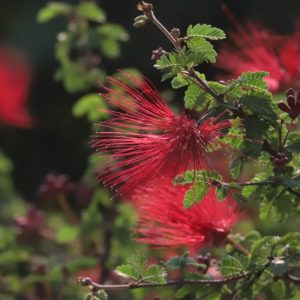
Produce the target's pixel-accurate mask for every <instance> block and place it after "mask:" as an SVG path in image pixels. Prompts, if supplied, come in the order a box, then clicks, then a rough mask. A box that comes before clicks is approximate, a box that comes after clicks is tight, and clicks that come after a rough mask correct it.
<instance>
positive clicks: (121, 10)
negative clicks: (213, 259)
mask: <svg viewBox="0 0 300 300" xmlns="http://www.w3.org/2000/svg"><path fill="white" fill-rule="evenodd" d="M65 2H66V3H70V4H77V3H78V2H80V1H79V0H78V1H76V0H74V1H65ZM152 2H153V4H154V6H155V11H156V15H157V16H158V17H159V19H160V20H161V21H162V22H163V23H164V24H165V25H166V27H167V28H169V29H171V28H173V27H177V28H180V29H181V30H182V31H184V30H185V29H186V28H187V26H188V25H189V24H196V23H207V24H212V25H214V26H216V27H220V28H222V29H223V30H225V32H226V31H228V30H232V29H234V26H233V25H232V24H231V22H230V21H229V20H228V18H227V17H226V16H225V14H224V12H223V10H222V9H221V7H222V5H223V4H226V5H227V6H228V7H229V8H230V10H231V11H232V12H233V13H234V15H235V16H236V17H237V19H238V20H239V22H241V23H243V22H244V21H245V20H252V21H254V22H260V23H262V24H264V25H265V26H266V27H267V28H269V29H271V30H274V31H276V32H278V33H280V34H289V33H292V32H294V30H295V25H296V23H297V20H298V22H300V2H299V0H285V1H274V0H273V1H272V0H251V1H241V0H240V1H237V0H230V1H229V0H228V1H221V0H206V1H202V0H186V1H183V0H153V1H152ZM47 3H48V1H46V0H39V1H37V0H26V1H20V0H11V1H0V49H1V48H3V47H12V48H14V49H16V50H18V51H20V52H21V53H23V55H24V56H25V57H26V60H27V62H28V64H29V66H30V69H31V75H32V77H31V85H30V91H29V96H28V100H27V101H28V103H27V106H28V110H29V112H30V115H31V116H32V118H33V119H34V126H32V127H31V128H16V127H13V126H9V125H7V124H5V123H3V124H2V123H1V124H0V150H1V152H2V153H4V154H5V155H6V156H7V157H8V159H10V160H11V162H12V165H13V167H12V169H11V176H12V180H9V181H7V182H6V179H5V178H4V177H3V176H1V170H2V169H3V168H4V169H5V166H4V167H3V164H4V163H3V162H2V158H1V157H0V180H2V182H0V218H3V220H0V250H1V251H2V252H1V251H0V266H1V268H2V266H4V267H3V269H0V299H2V298H1V297H4V296H3V295H6V294H5V293H4V292H3V290H5V289H2V287H1V284H3V282H5V283H6V284H7V286H8V287H9V286H10V285H11V287H12V288H11V290H10V289H9V293H8V295H9V297H10V298H7V299H18V300H36V299H46V300H57V299H58V300H60V299H67V300H68V299H72V300H73V299H77V298H74V293H75V291H74V290H73V288H74V286H76V283H75V282H74V280H75V278H76V275H75V274H77V273H78V270H80V269H81V266H83V267H82V269H84V268H85V267H86V266H90V267H95V263H94V261H89V260H88V258H89V257H93V258H96V260H97V266H98V267H99V266H100V267H101V268H100V269H99V268H98V269H96V270H94V269H92V271H93V270H94V271H95V272H96V273H97V276H98V277H97V276H96V278H99V275H100V274H101V276H102V278H110V275H108V273H109V268H111V269H113V267H114V266H116V265H118V264H120V263H123V262H124V260H125V259H126V257H128V256H129V255H130V254H132V252H133V251H135V249H136V248H137V246H136V245H135V244H133V243H132V241H131V240H130V233H129V228H130V226H131V225H132V223H134V220H132V218H131V217H132V216H131V214H132V211H131V210H130V209H129V208H127V207H126V205H125V206H124V205H123V204H121V205H119V203H117V205H114V204H112V203H113V202H111V194H109V192H108V191H107V190H104V189H102V188H99V190H97V191H96V196H97V195H99V199H101V200H99V202H97V201H98V200H97V199H96V198H97V197H90V198H89V197H88V196H87V195H89V187H87V189H85V188H83V189H82V190H81V192H82V195H83V198H85V199H87V200H88V201H90V202H88V203H84V205H83V206H84V208H85V209H86V208H87V207H88V208H87V210H86V211H84V212H83V213H82V211H83V210H82V206H80V205H77V204H76V203H75V204H74V203H72V200H74V197H73V198H72V197H71V198H69V199H68V200H69V201H70V202H69V205H70V206H71V208H73V209H74V211H75V214H77V217H79V215H80V214H81V213H82V214H81V216H83V217H82V220H83V222H82V224H81V225H78V224H76V220H75V221H74V220H72V216H71V221H70V220H69V219H68V218H69V217H70V214H69V213H70V211H68V208H67V214H66V216H65V220H64V219H63V217H62V216H58V215H59V214H61V208H60V207H59V205H58V204H55V205H53V204H49V203H48V202H43V201H42V199H41V195H40V193H39V191H40V186H41V184H42V183H43V182H44V180H45V176H46V175H47V174H49V173H53V174H65V175H67V176H68V177H69V178H70V181H72V182H73V183H74V182H79V181H80V180H81V179H82V177H83V176H84V175H86V173H87V170H89V171H88V172H90V174H88V175H89V176H90V177H88V178H89V182H88V183H89V184H90V185H91V186H92V185H95V179H90V178H92V177H91V176H93V175H94V174H93V171H91V169H90V168H91V167H90V163H89V162H90V156H91V153H92V152H93V151H92V149H91V148H90V146H89V141H90V135H91V131H93V130H96V127H94V128H95V129H92V130H91V121H89V120H88V119H87V118H86V117H82V118H78V117H74V115H73V113H72V109H73V105H74V104H75V103H76V102H77V101H78V99H79V98H81V97H82V96H83V95H84V94H86V93H98V92H99V90H100V88H99V87H97V85H95V86H93V87H91V88H89V89H88V90H87V91H82V92H75V93H72V94H71V93H68V92H67V91H66V90H65V88H64V87H63V85H62V82H59V81H55V80H54V73H55V71H56V70H57V68H58V67H59V63H58V61H57V60H56V59H55V57H54V53H55V43H56V40H57V35H58V33H60V32H61V31H64V30H65V29H66V24H67V22H66V20H65V19H64V18H62V17H61V18H56V19H54V20H52V21H50V22H47V23H43V24H40V23H38V22H37V13H38V11H39V10H40V9H41V8H42V7H44V6H45V5H46V4H47ZM97 3H98V4H99V5H100V7H101V8H102V9H103V10H104V11H105V12H106V15H107V21H109V22H114V23H118V24H120V25H122V26H123V27H124V28H125V29H126V30H127V31H128V33H129V36H130V39H129V40H128V41H127V42H124V43H122V44H121V56H120V57H119V58H117V59H106V58H105V57H103V58H102V60H101V64H100V67H101V68H102V69H103V70H104V71H105V72H106V73H107V74H109V75H110V74H114V73H115V72H116V71H118V70H119V69H123V68H135V69H137V70H139V71H140V72H141V73H143V74H144V75H146V76H147V77H148V78H150V79H151V81H153V82H154V84H155V85H156V86H157V88H158V89H159V90H161V91H163V92H164V93H165V94H166V95H168V96H169V97H170V98H173V99H181V98H182V97H183V92H182V91H176V92H174V91H172V92H171V91H170V84H169V82H168V81H166V82H161V74H160V73H159V72H158V71H157V70H155V69H154V68H153V61H151V60H150V57H151V54H152V51H153V50H155V49H157V48H158V47H163V48H164V49H165V50H169V49H170V45H169V43H168V42H167V41H166V39H165V38H164V37H163V36H162V34H161V33H160V32H159V31H158V30H157V29H156V28H154V26H153V25H151V24H149V25H147V26H146V27H144V28H142V29H137V28H134V27H133V26H132V24H133V19H134V17H136V16H137V15H139V12H137V10H136V5H137V1H132V0H128V1H124V0H114V1H112V0H103V1H97ZM298 28H299V27H298ZM218 47H222V42H220V43H218V44H217V48H218ZM0 67H1V66H0ZM201 68H202V70H201V71H203V73H205V74H207V76H208V78H210V79H212V78H214V76H215V74H216V71H217V70H216V69H215V68H214V67H213V66H211V65H203V66H201ZM99 81H100V79H99ZM0 86H1V85H0ZM0 95H1V91H0ZM0 111H1V108H0ZM92 128H93V127H92ZM4 165H5V164H4ZM93 178H94V177H93ZM85 180H87V178H85ZM6 183H7V184H11V183H12V185H13V188H12V190H13V191H14V192H13V197H12V196H11V191H10V192H9V193H8V194H9V196H7V195H8V194H7V193H6V192H2V190H1V188H3V186H4V185H6ZM92 188H94V189H95V186H93V187H92ZM97 193H98V194H97ZM15 195H17V198H18V200H15V198H16V196H15ZM20 199H22V200H20ZM95 199H96V200H95ZM8 201H11V203H9V202H8ZM20 203H21V204H20ZM29 203H33V204H34V205H35V207H36V208H37V209H40V210H41V211H43V212H44V214H45V215H47V217H46V219H47V226H46V227H47V228H48V229H49V228H51V226H52V227H53V229H54V231H55V229H57V230H58V229H60V228H59V227H61V228H63V227H65V228H66V230H65V231H64V232H60V233H59V235H58V236H57V235H55V237H54V242H55V243H57V244H58V245H56V244H55V243H54V242H53V241H51V242H49V241H46V242H45V241H44V240H42V242H39V243H38V241H37V245H35V240H34V242H33V243H32V244H31V245H30V246H31V248H30V247H29V248H28V245H26V246H23V245H22V244H20V245H19V244H18V243H19V241H18V234H19V232H17V231H16V226H15V227H14V225H15V224H14V222H15V221H16V220H15V219H14V220H13V218H15V217H16V216H17V215H20V214H21V215H22V214H23V215H26V211H27V208H28V207H29V206H28V204H29ZM61 204H62V203H60V205H61ZM89 205H90V206H89ZM1 210H2V211H1ZM254 212H255V211H254ZM71 214H72V212H71ZM29 216H30V215H29ZM34 216H35V217H34V218H35V219H34V220H36V223H35V224H33V225H34V226H35V228H34V229H35V230H37V228H36V227H38V226H39V224H40V223H39V222H40V220H39V216H38V215H37V214H35V215H34ZM118 216H121V217H118ZM17 221H18V222H19V225H20V222H21V221H20V219H19V220H17ZM23 221H24V220H23ZM73 221H74V224H75V225H78V227H80V232H81V233H78V232H77V231H76V232H74V231H73V229H74V227H75V225H74V224H73ZM18 222H17V223H18ZM26 222H28V215H27V221H26ZM21 223H22V222H21ZM29 223H30V222H29ZM266 223H267V222H266ZM31 225H32V224H31ZM22 226H23V227H24V225H22ZM72 226H73V227H72ZM245 226H246V227H245V228H244V229H243V230H245V231H247V230H248V229H252V228H253V224H250V225H249V224H248V225H247V224H246V225H245ZM247 226H248V227H247ZM264 226H265V227H264V229H265V230H266V231H267V232H268V230H269V232H272V230H274V231H275V230H277V231H276V232H278V230H282V231H285V230H288V229H287V228H284V227H282V228H279V227H280V225H279V226H278V225H276V226H277V227H276V226H275V227H272V226H270V228H269V229H268V226H267V224H264ZM6 227H7V228H8V229H7V231H5V230H6V229H4V228H6ZM20 228H21V227H20ZM20 228H19V229H20ZM38 233H39V234H41V232H38ZM44 233H45V232H44ZM44 233H43V234H44ZM46 233H47V232H46ZM90 233H91V236H89V234H90ZM51 234H53V232H52V233H51ZM78 235H79V236H80V238H78ZM11 236H13V237H11ZM72 237H73V238H72ZM25 238H27V237H25ZM81 238H82V240H81ZM78 240H79V241H78ZM77 242H78V243H79V244H80V245H78V243H77ZM54 244H55V245H54ZM23 247H24V249H25V250H24V251H23ZM6 248H7V249H6ZM10 248H11V249H13V250H14V251H11V253H13V254H11V256H9V255H10V251H9V249H10ZM19 248H20V249H22V251H23V252H22V251H19V250H18V249H19ZM5 249H6V250H8V251H6V252H5ZM24 253H25V254H26V255H25V254H24ZM35 256H37V257H38V262H36V261H35V260H34V257H35ZM47 256H49V257H47ZM79 256H80V257H82V259H81V260H78V257H79ZM109 256H110V257H109ZM41 257H44V258H43V259H41V262H40V263H39V260H40V258H41ZM111 257H112V258H111ZM47 259H48V260H47ZM105 260H107V261H108V262H109V263H108V265H106V266H104V265H103V261H104V262H105V263H106V261H105ZM32 261H33V262H32ZM69 261H70V264H69V265H68V263H69ZM6 262H8V263H7V264H5V263H6ZM53 265H54V266H56V267H57V268H56V269H55V268H53ZM67 265H68V266H71V267H68V268H65V267H66V266H67ZM2 270H4V273H5V276H7V278H8V281H6V279H5V280H3V278H4V276H3V278H2V277H1V271H2ZM45 270H48V271H47V272H46V271H45ZM92 271H91V272H92ZM76 272H77V273H76ZM30 274H35V275H36V274H38V275H42V276H44V277H43V279H41V280H40V282H42V284H41V285H39V284H37V283H36V282H38V283H40V282H39V281H38V280H37V278H33V279H32V278H31V277H30ZM45 274H46V275H47V274H48V275H49V274H50V275H49V277H47V276H45ZM86 274H87V273H86ZM90 274H91V273H89V274H88V275H90ZM51 276H52V277H51ZM101 276H100V277H101ZM20 278H21V279H20ZM24 278H25V279H26V280H27V281H26V280H25V279H24ZM28 278H30V280H31V281H30V280H29V279H28ZM66 278H68V281H67V279H66ZM23 279H24V280H23ZM110 279H114V277H113V275H112V276H111V278H110ZM62 280H65V282H64V284H65V291H64V293H61V291H60V289H61V283H62ZM100 280H101V278H100ZM7 282H8V283H7ZM28 283H33V285H32V286H33V287H32V288H31V289H32V290H33V289H34V290H35V292H32V290H28V289H27V288H25V287H24V286H25V285H26V284H28ZM45 283H47V284H48V283H49V286H48V285H47V284H46V285H45ZM23 285H24V286H23ZM23 290H24V291H23ZM47 290H48V292H49V290H50V293H45V291H47ZM2 292H3V293H2ZM1 293H2V294H1ZM72 293H73V294H72ZM163 293H164V292H163ZM32 295H34V297H35V298H34V297H33V296H32ZM80 297H81V295H79V294H78V299H82V297H81V298H80ZM135 297H136V299H146V296H145V295H144V294H143V292H142V291H137V292H136V293H135ZM3 299H4V298H3ZM112 299H114V298H112ZM115 299H132V296H130V295H128V294H126V293H125V294H124V295H122V296H118V297H116V298H115ZM147 299H153V297H152V298H151V297H149V298H147Z"/></svg>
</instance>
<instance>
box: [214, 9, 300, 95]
mask: <svg viewBox="0 0 300 300" xmlns="http://www.w3.org/2000/svg"><path fill="white" fill-rule="evenodd" d="M224 10H225V13H226V14H227V16H228V18H229V19H230V20H231V21H232V23H233V24H234V26H235V28H236V31H235V32H230V33H229V34H228V37H229V42H225V44H223V47H222V49H221V51H220V53H219V57H218V61H217V64H216V66H217V67H218V68H220V69H223V70H224V71H227V72H228V73H229V74H228V76H226V75H225V76H222V75H219V76H218V77H219V79H232V76H234V77H237V76H239V75H240V74H241V73H242V72H246V71H253V72H254V71H267V72H269V73H270V75H269V76H267V77H266V79H265V80H266V82H267V83H268V85H269V88H270V91H271V92H275V93H276V92H282V91H285V90H286V89H287V88H289V87H291V86H292V85H295V84H296V85H298V86H299V84H300V32H299V30H298V29H300V24H298V25H297V30H296V32H295V33H294V34H293V35H279V34H275V33H273V32H271V31H270V30H268V29H266V28H264V27H263V26H262V25H261V24H259V23H254V22H250V21H248V22H245V24H244V25H241V24H240V23H239V22H238V21H237V19H236V18H235V16H234V15H233V14H232V13H231V12H230V11H229V10H228V9H227V8H226V7H225V8H224ZM226 43H227V44H226Z"/></svg>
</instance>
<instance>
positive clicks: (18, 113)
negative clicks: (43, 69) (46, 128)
mask: <svg viewBox="0 0 300 300" xmlns="http://www.w3.org/2000/svg"><path fill="white" fill-rule="evenodd" d="M29 84H30V69H29V66H28V64H27V62H26V60H25V59H24V57H23V56H22V55H20V54H19V53H17V52H15V51H14V50H12V49H8V48H5V49H0V122H2V123H5V124H7V125H9V126H15V127H30V126H31V125H32V123H33V121H32V119H31V117H30V116H29V115H28V113H27V111H26V107H25V106H26V101H27V97H28V89H29Z"/></svg>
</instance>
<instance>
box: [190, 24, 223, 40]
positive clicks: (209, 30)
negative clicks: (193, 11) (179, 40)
mask: <svg viewBox="0 0 300 300" xmlns="http://www.w3.org/2000/svg"><path fill="white" fill-rule="evenodd" d="M186 35H187V37H188V39H193V38H204V39H207V40H221V39H225V37H226V35H225V33H224V31H223V30H221V29H219V28H216V27H212V26H211V25H207V24H196V25H195V26H192V25H190V26H189V27H188V29H187V34H186Z"/></svg>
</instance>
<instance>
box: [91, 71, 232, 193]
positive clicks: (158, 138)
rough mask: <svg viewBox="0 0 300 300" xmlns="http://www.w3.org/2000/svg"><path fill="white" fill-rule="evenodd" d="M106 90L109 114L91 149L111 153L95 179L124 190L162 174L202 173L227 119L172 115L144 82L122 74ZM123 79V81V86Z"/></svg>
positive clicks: (144, 80)
mask: <svg viewBox="0 0 300 300" xmlns="http://www.w3.org/2000/svg"><path fill="white" fill-rule="evenodd" d="M108 81H109V83H110V84H111V86H112V87H110V88H108V93H107V94H106V95H105V97H106V99H107V101H108V103H109V104H111V105H113V106H114V107H115V110H109V111H108V112H109V114H110V115H111V116H112V118H111V119H109V120H107V121H104V122H103V123H102V124H101V126H102V128H103V129H102V131H100V132H98V133H97V135H96V136H95V137H94V140H93V142H92V146H93V147H94V148H96V149H97V151H99V152H102V153H108V154H110V155H111V158H112V159H111V161H110V162H108V163H107V165H106V171H104V172H102V174H100V176H99V180H103V182H104V184H105V185H108V186H111V187H114V186H117V185H119V186H120V189H119V191H120V193H124V192H127V191H129V190H131V189H132V188H133V187H135V186H136V184H137V183H141V184H143V183H146V182H148V181H149V180H150V179H151V178H153V177H154V176H157V175H158V174H163V173H165V172H168V173H170V174H171V176H173V177H175V176H176V175H178V174H180V173H182V172H184V171H186V170H187V169H204V168H205V167H206V164H205V153H207V152H209V151H213V150H216V149H217V148H220V146H221V145H223V144H222V142H221V141H220V140H219V138H220V137H222V136H223V135H224V132H223V131H224V129H228V128H229V127H230V126H231V123H230V121H229V120H220V119H219V118H218V117H211V118H208V119H206V120H203V121H201V123H197V121H196V120H194V119H191V118H189V117H188V116H187V115H185V114H175V113H174V112H173V111H172V110H171V109H170V108H169V107H168V106H167V105H166V104H165V103H164V101H163V100H162V98H161V97H160V95H159V93H158V92H157V90H156V89H155V88H154V87H153V86H152V85H151V83H150V82H149V81H148V80H146V79H145V78H142V79H141V78H137V77H131V76H129V75H125V78H123V79H113V78H109V79H108ZM126 81H127V82H126Z"/></svg>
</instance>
